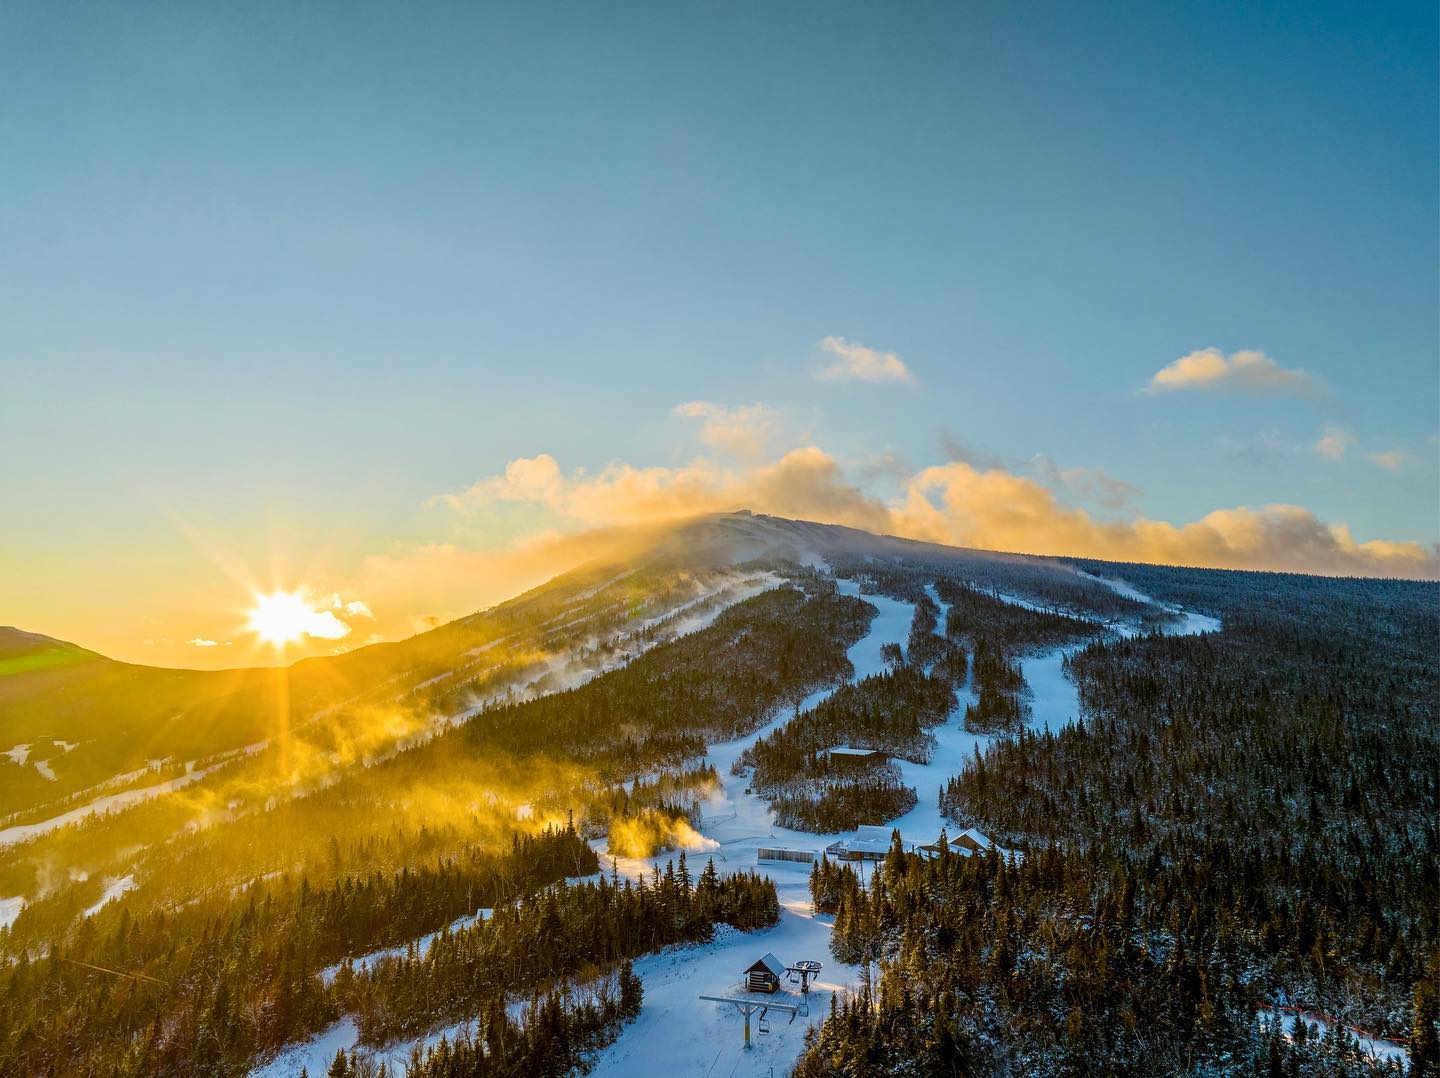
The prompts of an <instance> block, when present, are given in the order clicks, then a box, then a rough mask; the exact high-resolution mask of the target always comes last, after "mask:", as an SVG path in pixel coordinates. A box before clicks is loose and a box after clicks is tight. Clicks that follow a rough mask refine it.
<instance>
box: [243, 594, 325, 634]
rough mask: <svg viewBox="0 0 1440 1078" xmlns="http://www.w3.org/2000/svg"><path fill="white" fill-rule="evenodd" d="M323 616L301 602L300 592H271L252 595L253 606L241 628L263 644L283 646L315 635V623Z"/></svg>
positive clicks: (303, 600)
mask: <svg viewBox="0 0 1440 1078" xmlns="http://www.w3.org/2000/svg"><path fill="white" fill-rule="evenodd" d="M324 617H325V615H324V614H322V613H321V612H320V611H318V610H316V609H315V608H314V607H312V606H311V605H310V604H309V603H307V602H306V601H305V597H304V595H303V594H302V593H301V592H298V591H275V592H271V593H270V594H269V595H256V596H255V606H254V607H253V608H252V609H251V611H250V620H249V622H248V623H247V624H246V626H245V627H246V628H247V629H249V630H250V631H251V632H253V633H254V634H255V635H256V636H258V637H260V639H261V640H264V641H265V642H266V643H269V644H274V645H275V646H276V647H284V646H285V645H286V644H293V643H295V642H296V641H298V640H300V639H301V638H303V637H306V636H313V635H317V634H316V633H315V631H314V630H315V628H316V623H317V622H321V621H323V620H324Z"/></svg>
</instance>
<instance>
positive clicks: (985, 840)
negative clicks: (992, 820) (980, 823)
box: [950, 827, 995, 850]
mask: <svg viewBox="0 0 1440 1078" xmlns="http://www.w3.org/2000/svg"><path fill="white" fill-rule="evenodd" d="M962 838H968V839H969V840H970V841H971V842H973V843H975V845H977V846H979V847H980V848H981V849H982V850H988V849H990V848H991V847H993V846H994V845H995V843H993V842H991V841H990V839H989V837H988V836H986V835H985V834H984V833H982V832H980V831H977V830H975V828H973V827H967V828H966V829H965V830H964V831H961V832H960V833H959V834H958V835H956V836H955V837H954V838H953V839H951V840H950V841H951V843H952V844H954V843H957V842H959V841H960V840H961V839H962Z"/></svg>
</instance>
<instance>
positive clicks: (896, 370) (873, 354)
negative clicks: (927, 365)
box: [815, 337, 915, 382]
mask: <svg viewBox="0 0 1440 1078" xmlns="http://www.w3.org/2000/svg"><path fill="white" fill-rule="evenodd" d="M820 348H821V350H822V351H825V352H829V353H830V354H831V355H832V356H834V357H835V358H834V359H833V360H831V361H830V362H827V363H825V364H824V365H823V366H821V367H820V368H819V369H817V370H816V372H815V377H817V378H819V379H821V380H822V381H827V382H834V381H847V382H913V381H915V376H914V375H913V374H911V373H910V368H909V367H907V366H905V363H904V362H903V361H902V360H901V359H900V357H899V356H897V355H896V354H895V353H894V352H881V351H879V350H878V349H875V348H866V347H865V346H864V345H863V344H857V343H856V342H854V341H847V340H846V339H845V338H844V337H826V338H825V339H824V340H822V341H821V342H820Z"/></svg>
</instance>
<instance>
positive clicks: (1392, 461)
mask: <svg viewBox="0 0 1440 1078" xmlns="http://www.w3.org/2000/svg"><path fill="white" fill-rule="evenodd" d="M1369 460H1370V463H1371V464H1373V465H1375V466H1376V467H1377V468H1384V469H1385V470H1386V471H1387V472H1398V471H1399V470H1400V469H1401V468H1403V467H1405V465H1407V464H1409V463H1410V454H1409V453H1407V452H1405V450H1403V449H1387V450H1386V451H1385V452H1383V453H1371V454H1369Z"/></svg>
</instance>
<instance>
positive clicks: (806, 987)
mask: <svg viewBox="0 0 1440 1078" xmlns="http://www.w3.org/2000/svg"><path fill="white" fill-rule="evenodd" d="M820 969H821V964H820V963H819V962H817V961H815V959H813V958H802V959H801V960H800V961H799V962H796V963H795V964H794V965H793V966H786V967H785V972H786V973H788V974H789V975H790V980H792V981H793V980H795V979H796V978H797V977H798V978H799V979H800V994H801V995H802V996H808V995H809V994H810V978H811V977H818V976H819V975H820Z"/></svg>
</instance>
